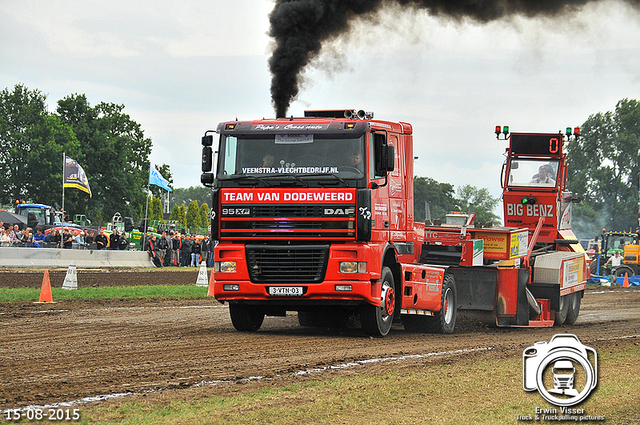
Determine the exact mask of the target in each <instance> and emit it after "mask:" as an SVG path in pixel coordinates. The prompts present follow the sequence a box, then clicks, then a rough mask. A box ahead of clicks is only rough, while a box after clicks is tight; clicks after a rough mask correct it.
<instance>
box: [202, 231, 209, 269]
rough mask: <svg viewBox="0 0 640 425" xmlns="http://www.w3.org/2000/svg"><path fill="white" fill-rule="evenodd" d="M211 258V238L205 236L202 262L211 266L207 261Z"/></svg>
mask: <svg viewBox="0 0 640 425" xmlns="http://www.w3.org/2000/svg"><path fill="white" fill-rule="evenodd" d="M208 258H209V236H208V235H205V237H204V239H202V262H203V263H205V264H209V262H208V261H207V260H208Z"/></svg>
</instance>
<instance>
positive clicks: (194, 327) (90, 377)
mask: <svg viewBox="0 0 640 425" xmlns="http://www.w3.org/2000/svg"><path fill="white" fill-rule="evenodd" d="M191 272H193V270H192V271H191ZM167 273H168V272H167ZM194 273H197V272H194ZM154 274H155V273H154ZM161 274H165V273H161ZM192 280H195V278H194V279H192ZM0 327H1V329H2V337H1V338H0V358H2V362H0V376H2V380H1V381H0V410H2V409H8V408H11V409H13V408H19V407H23V406H27V405H32V404H38V405H43V404H48V403H56V402H64V401H72V400H78V399H81V398H83V397H89V396H99V395H107V394H114V393H127V392H131V393H135V394H149V393H148V391H154V392H153V394H157V393H156V392H155V391H162V394H163V397H175V398H189V397H191V396H192V393H193V392H198V391H200V392H202V391H204V392H206V393H207V394H213V393H229V392H234V391H238V386H237V385H230V384H234V383H242V382H248V381H251V382H252V383H251V385H252V386H254V387H255V386H261V385H272V384H273V383H274V382H281V381H285V382H286V381H289V380H302V379H311V378H310V376H312V375H314V374H313V373H312V374H306V373H305V371H310V370H312V369H323V368H326V367H327V366H335V365H342V364H346V363H354V364H355V365H357V366H356V367H355V368H352V369H351V372H344V373H364V374H367V373H374V371H375V373H379V372H380V370H381V369H385V368H395V367H398V364H399V362H405V363H406V362H419V361H423V362H424V361H434V362H437V361H446V362H449V361H455V359H456V358H462V357H463V358H465V359H473V358H475V357H478V358H481V357H486V358H490V357H493V358H495V357H502V358H505V357H508V358H513V359H519V358H520V357H521V356H522V350H523V349H524V348H526V347H527V346H529V345H531V344H532V343H534V342H536V341H543V340H544V341H549V339H550V338H551V336H553V335H554V334H556V333H559V332H569V333H574V334H576V335H577V336H578V337H579V338H580V339H581V340H582V342H583V343H585V344H587V342H589V344H588V345H590V346H592V347H594V348H596V349H603V348H605V347H607V346H608V345H609V344H611V343H615V344H618V343H625V344H628V343H631V344H638V342H639V341H640V338H638V335H640V290H639V289H638V288H611V289H609V288H604V289H600V288H598V289H590V290H588V292H587V294H586V295H585V298H584V299H583V304H582V310H581V314H580V317H579V319H578V321H577V323H576V325H574V326H572V327H567V328H562V329H558V328H541V329H517V328H511V329H498V328H494V327H490V326H487V325H484V324H481V323H479V322H477V321H475V320H472V319H466V320H461V323H459V326H458V327H457V328H456V332H455V333H454V334H453V335H446V336H444V335H424V334H409V333H406V332H404V331H403V330H402V328H401V326H396V325H394V329H393V330H392V331H391V333H390V335H389V336H388V337H386V338H382V339H372V338H369V337H366V336H364V334H363V333H362V332H361V331H360V330H359V329H345V330H342V331H336V330H333V331H332V330H324V329H309V328H300V327H298V325H297V317H296V316H295V313H294V314H291V315H290V316H287V317H284V318H273V317H267V318H266V319H265V323H264V325H263V327H262V329H261V330H260V331H259V332H258V333H254V334H247V333H238V332H236V331H235V330H234V329H233V326H232V325H231V322H230V320H229V316H228V308H227V307H226V306H222V305H220V304H219V303H217V302H216V301H215V300H213V299H211V298H207V299H198V300H189V301H126V300H124V301H123V300H117V301H109V302H82V301H73V302H60V303H57V304H48V305H36V304H33V303H21V304H4V305H1V304H0ZM629 336H631V338H624V339H615V338H620V337H629ZM612 338H613V340H612ZM612 341H614V342H612ZM621 341H622V342H621ZM487 348H488V349H489V350H487ZM475 349H477V350H476V351H474V350H475ZM456 350H466V351H461V352H457V353H456V352H454V351H456ZM468 350H471V351H468ZM445 352H446V353H448V354H442V355H439V356H435V357H434V358H433V359H431V360H425V358H424V357H423V358H422V360H420V359H415V358H414V359H411V358H409V359H406V360H391V361H383V362H376V363H375V364H373V365H370V364H368V363H367V364H365V363H366V362H363V361H365V360H368V359H381V358H389V357H401V356H411V355H416V354H417V355H421V354H428V353H445ZM438 359H441V360H438ZM631 367H634V366H633V365H631ZM318 373H324V372H317V373H315V376H317V375H318ZM329 373H336V372H329ZM256 377H260V378H256ZM214 382H215V383H217V384H215V385H214V384H213V383H214ZM200 383H205V384H204V385H198V384H200ZM131 397H134V396H131Z"/></svg>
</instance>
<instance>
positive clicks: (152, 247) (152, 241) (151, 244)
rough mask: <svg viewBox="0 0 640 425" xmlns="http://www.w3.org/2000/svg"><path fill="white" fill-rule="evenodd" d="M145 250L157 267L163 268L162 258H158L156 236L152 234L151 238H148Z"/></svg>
mask: <svg viewBox="0 0 640 425" xmlns="http://www.w3.org/2000/svg"><path fill="white" fill-rule="evenodd" d="M144 250H145V251H147V253H148V254H149V257H151V260H152V261H153V264H155V266H156V267H162V263H161V262H160V258H158V246H157V242H156V235H154V234H152V235H151V238H147V243H146V244H145V247H144Z"/></svg>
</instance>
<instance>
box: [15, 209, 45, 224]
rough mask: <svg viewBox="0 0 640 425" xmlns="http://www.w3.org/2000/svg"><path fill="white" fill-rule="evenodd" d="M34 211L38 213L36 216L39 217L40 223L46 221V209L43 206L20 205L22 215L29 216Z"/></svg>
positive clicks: (19, 211) (19, 212) (19, 210)
mask: <svg viewBox="0 0 640 425" xmlns="http://www.w3.org/2000/svg"><path fill="white" fill-rule="evenodd" d="M30 212H32V213H34V214H35V215H36V218H37V219H38V223H40V224H44V223H46V222H47V221H46V219H45V216H44V213H45V210H44V209H42V208H36V207H18V214H19V215H22V216H24V217H27V218H28V217H29V213H30Z"/></svg>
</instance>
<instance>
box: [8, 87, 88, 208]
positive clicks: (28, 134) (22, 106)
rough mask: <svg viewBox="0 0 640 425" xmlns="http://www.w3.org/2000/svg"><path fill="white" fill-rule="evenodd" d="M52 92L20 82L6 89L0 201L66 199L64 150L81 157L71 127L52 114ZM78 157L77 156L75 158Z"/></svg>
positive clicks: (57, 201) (52, 202)
mask: <svg viewBox="0 0 640 425" xmlns="http://www.w3.org/2000/svg"><path fill="white" fill-rule="evenodd" d="M45 101H46V96H45V95H44V94H42V93H41V92H40V91H39V90H29V89H28V88H26V87H25V86H24V85H22V84H17V85H16V86H15V87H14V89H13V91H9V90H8V89H4V90H2V92H0V201H1V202H3V203H13V202H14V201H16V200H28V201H35V202H41V203H47V204H52V205H58V206H59V204H60V202H61V200H62V169H63V168H62V167H63V164H62V161H63V156H62V154H63V152H67V154H69V155H75V156H78V150H77V149H78V142H77V140H76V138H75V137H74V134H73V132H72V131H71V130H70V128H69V127H68V126H66V125H65V124H64V123H62V122H61V121H60V120H59V119H58V117H56V116H52V115H51V114H50V113H49V112H48V111H47V107H46V103H45ZM74 159H75V158H74Z"/></svg>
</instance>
